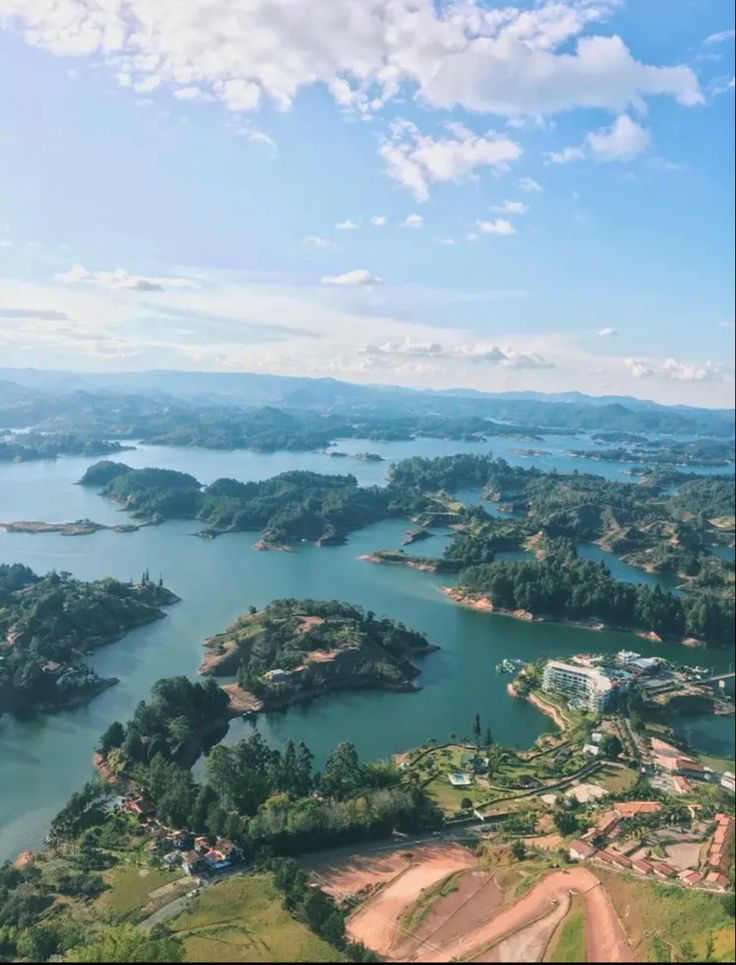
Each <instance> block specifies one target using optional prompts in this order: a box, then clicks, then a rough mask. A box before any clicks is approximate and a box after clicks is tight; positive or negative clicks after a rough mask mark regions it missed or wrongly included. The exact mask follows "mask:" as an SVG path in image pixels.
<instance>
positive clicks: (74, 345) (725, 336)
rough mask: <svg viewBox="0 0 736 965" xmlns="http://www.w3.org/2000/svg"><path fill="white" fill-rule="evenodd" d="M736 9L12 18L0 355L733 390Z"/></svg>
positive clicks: (0, 77) (0, 223)
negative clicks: (735, 66) (735, 63)
mask: <svg viewBox="0 0 736 965" xmlns="http://www.w3.org/2000/svg"><path fill="white" fill-rule="evenodd" d="M733 26H734V24H733V11H732V4H730V3H727V2H721V0H699V2H698V0H668V2H664V0H646V2H643V0H637V2H633V0H629V3H627V4H626V3H620V2H617V0H559V2H552V3H536V4H530V3H527V4H518V5H517V6H514V7H512V6H504V5H502V4H495V3H489V2H481V0H464V2H461V3H455V4H450V3H444V4H442V3H440V4H436V5H433V4H432V3H431V2H430V0H331V2H330V3H329V4H327V3H318V4H305V3H303V2H302V0H299V2H297V0H187V2H186V3H185V4H182V3H180V2H176V0H128V2H126V3H123V2H121V0H66V2H65V3H64V4H57V3H54V2H52V0H0V124H1V125H2V127H1V129H2V131H3V140H2V150H0V355H1V356H2V359H3V364H6V365H17V366H27V365H35V366H38V367H46V368H52V367H55V368H80V369H96V370H99V369H143V368H154V367H171V368H192V369H194V368H203V369H222V370H225V371H233V370H247V371H270V372H279V373H284V374H303V375H313V376H316V375H331V376H334V377H338V378H346V379H350V380H355V381H371V382H389V383H401V384H407V385H416V386H432V387H449V386H455V385H469V386H473V387H476V388H480V389H486V390H490V391H502V390H505V389H522V388H533V389H538V390H550V391H558V390H561V389H571V388H575V389H580V390H582V391H587V392H593V393H611V392H622V393H629V394H635V395H640V396H646V397H650V398H655V399H658V400H661V401H665V402H689V403H693V404H707V405H730V404H731V400H732V396H733V363H732V355H733V337H734V329H733V319H734V309H733V274H732V264H733V217H732V211H733V173H732V172H733V93H734V92H733V57H734V39H733Z"/></svg>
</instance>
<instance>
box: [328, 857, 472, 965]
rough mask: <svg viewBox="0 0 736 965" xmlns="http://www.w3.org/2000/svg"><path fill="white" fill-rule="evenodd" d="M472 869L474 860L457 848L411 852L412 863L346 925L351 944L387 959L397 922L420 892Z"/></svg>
mask: <svg viewBox="0 0 736 965" xmlns="http://www.w3.org/2000/svg"><path fill="white" fill-rule="evenodd" d="M474 865H475V858H474V857H473V855H472V854H471V853H470V852H469V851H468V850H467V849H466V848H461V847H460V846H459V845H452V844H448V845H441V846H436V847H434V848H430V849H426V850H425V851H424V853H422V854H420V853H418V852H415V854H414V860H413V861H412V863H411V864H410V866H409V867H408V868H405V869H404V870H403V871H401V872H400V873H399V874H398V875H397V876H395V877H393V879H392V880H391V881H390V882H388V883H387V884H386V885H385V887H383V888H382V889H381V890H380V891H378V892H377V893H376V894H375V895H374V896H373V897H372V898H369V899H368V901H366V902H365V904H363V905H361V906H360V907H359V908H358V910H357V911H356V912H355V914H354V915H352V916H351V917H350V919H349V920H348V923H347V932H348V936H349V937H350V939H351V940H352V941H357V942H363V944H364V945H367V946H368V947H369V948H372V949H373V950H374V951H375V952H376V953H377V954H379V955H381V956H384V957H391V956H390V955H389V952H390V949H391V946H392V945H393V943H394V941H395V939H396V937H397V929H398V925H399V919H400V918H401V916H402V915H403V914H404V912H405V911H406V910H407V909H408V908H409V907H410V906H411V905H412V904H413V903H414V902H415V901H417V899H418V898H420V897H421V894H422V892H423V891H425V890H426V889H427V888H431V887H432V886H433V885H435V884H437V883H438V882H440V881H443V880H444V879H445V878H447V877H448V876H449V875H451V874H454V873H455V872H456V871H463V870H464V869H467V868H471V867H473V866H474Z"/></svg>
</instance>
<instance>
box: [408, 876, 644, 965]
mask: <svg viewBox="0 0 736 965" xmlns="http://www.w3.org/2000/svg"><path fill="white" fill-rule="evenodd" d="M571 891H573V892H576V893H577V894H579V895H580V896H581V898H582V899H583V901H584V903H585V911H586V923H587V924H586V934H585V940H586V948H587V960H588V961H589V962H633V961H635V959H634V955H633V952H632V950H631V948H630V946H629V944H628V942H627V940H626V936H625V935H624V933H623V930H622V929H621V926H620V925H619V923H618V919H617V918H616V915H615V913H614V911H613V908H612V906H611V903H610V901H609V899H608V896H607V895H606V892H605V890H604V889H603V887H602V886H601V885H600V883H599V881H598V879H597V878H596V877H595V875H593V874H592V873H591V872H590V871H588V870H587V868H572V869H570V870H569V871H555V872H553V873H552V874H550V875H547V876H546V877H545V878H543V879H542V880H541V881H540V882H539V883H538V884H536V885H535V886H534V887H533V888H532V889H531V891H530V892H529V893H528V894H526V895H524V897H523V898H520V899H519V901H517V902H515V903H514V904H512V905H511V906H509V907H507V908H505V909H504V910H503V911H501V912H500V913H499V914H498V915H495V916H494V917H493V918H491V920H490V921H488V922H487V923H486V924H484V925H481V926H480V927H479V928H477V929H475V931H474V932H472V933H469V934H467V935H465V936H464V937H463V938H462V939H459V940H457V941H455V942H452V943H449V944H447V945H445V946H444V947H443V948H441V949H426V950H425V951H426V954H424V955H423V956H422V960H423V961H425V962H447V961H451V960H452V959H454V958H458V957H463V958H467V957H468V956H469V953H470V952H471V950H472V949H473V948H477V949H478V950H479V951H478V958H477V960H479V961H482V960H484V959H485V961H491V960H492V958H489V957H487V956H486V955H485V954H484V953H483V949H492V947H493V946H494V945H497V944H498V943H500V942H504V941H507V940H508V939H510V938H511V937H512V936H514V935H516V934H517V933H519V932H520V931H522V930H524V929H527V928H528V927H529V926H530V925H532V924H533V923H534V922H539V921H541V920H542V919H544V918H547V917H548V916H550V915H551V914H552V912H553V911H554V909H555V908H557V907H558V906H559V905H560V903H561V902H567V901H568V899H569V893H570V892H571ZM554 917H556V916H554ZM532 937H533V936H532ZM532 944H535V943H534V942H532ZM497 960H501V961H513V960H514V959H511V958H502V959H497ZM516 960H517V961H530V960H531V961H533V960H534V959H529V958H526V957H525V958H521V959H516Z"/></svg>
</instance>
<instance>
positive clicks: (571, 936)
mask: <svg viewBox="0 0 736 965" xmlns="http://www.w3.org/2000/svg"><path fill="white" fill-rule="evenodd" d="M544 960H545V961H546V962H584V961H586V960H587V959H586V957H585V906H584V905H583V903H582V901H581V900H580V899H579V898H574V899H573V901H572V905H571V906H570V911H569V912H568V914H567V915H566V916H565V920H564V921H563V922H562V925H561V926H560V928H559V929H558V930H557V932H556V934H555V935H553V937H552V941H551V942H550V948H549V951H548V953H547V955H545V959H544Z"/></svg>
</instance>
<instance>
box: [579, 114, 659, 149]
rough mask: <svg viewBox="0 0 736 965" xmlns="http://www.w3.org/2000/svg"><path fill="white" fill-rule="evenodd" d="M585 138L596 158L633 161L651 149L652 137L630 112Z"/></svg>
mask: <svg viewBox="0 0 736 965" xmlns="http://www.w3.org/2000/svg"><path fill="white" fill-rule="evenodd" d="M585 140H586V143H587V145H588V147H589V148H590V150H591V151H592V153H593V156H594V157H595V158H596V160H599V161H631V160H633V159H634V158H635V157H638V156H639V155H640V154H644V153H645V152H646V151H647V150H648V149H649V144H650V141H651V137H650V134H649V131H647V130H645V128H643V127H641V126H640V125H639V124H637V123H636V121H632V119H631V118H630V117H629V116H628V114H621V115H620V116H619V117H617V118H616V120H615V121H614V122H613V124H612V125H611V127H609V128H607V129H605V130H602V131H596V132H591V133H590V134H588V136H587V137H586V139H585Z"/></svg>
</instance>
